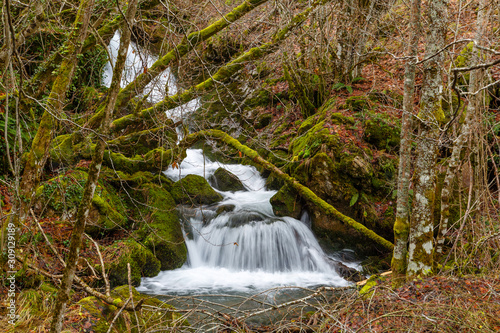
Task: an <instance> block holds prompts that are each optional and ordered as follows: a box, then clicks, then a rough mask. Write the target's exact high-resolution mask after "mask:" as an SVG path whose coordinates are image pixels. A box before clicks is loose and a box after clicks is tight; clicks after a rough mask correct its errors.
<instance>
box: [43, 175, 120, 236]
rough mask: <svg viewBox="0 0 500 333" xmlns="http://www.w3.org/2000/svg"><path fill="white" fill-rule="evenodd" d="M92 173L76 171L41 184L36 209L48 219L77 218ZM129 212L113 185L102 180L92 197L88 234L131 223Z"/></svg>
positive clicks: (87, 227) (86, 228) (110, 229)
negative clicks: (89, 174) (64, 216)
mask: <svg viewBox="0 0 500 333" xmlns="http://www.w3.org/2000/svg"><path fill="white" fill-rule="evenodd" d="M87 178H88V174H87V173H86V172H84V171H81V170H74V171H71V172H68V173H66V174H62V175H59V176H57V177H54V178H52V179H50V180H48V181H47V182H45V183H43V184H42V185H40V186H39V187H38V188H37V190H36V193H35V210H36V211H37V212H39V213H41V214H43V215H44V216H54V215H66V216H73V215H74V214H75V213H76V210H77V208H78V205H79V204H80V202H81V200H82V197H83V190H84V187H85V183H86V181H87ZM125 216H126V211H125V208H124V205H123V202H121V200H120V198H119V197H118V196H117V195H116V193H114V189H113V188H112V187H111V186H105V185H104V183H103V182H102V181H101V182H99V184H98V185H97V187H96V189H95V193H94V197H93V198H92V206H91V209H90V213H89V219H88V221H87V225H86V227H85V231H86V232H88V233H90V234H97V233H102V232H109V231H112V230H115V229H116V228H119V227H123V226H124V225H125V224H126V223H127V221H128V220H127V218H126V217H125Z"/></svg>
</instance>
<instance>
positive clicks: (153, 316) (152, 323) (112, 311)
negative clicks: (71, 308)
mask: <svg viewBox="0 0 500 333" xmlns="http://www.w3.org/2000/svg"><path fill="white" fill-rule="evenodd" d="M111 297H113V298H115V300H121V301H123V300H126V299H128V298H129V287H128V286H127V285H124V286H120V287H117V288H115V289H113V290H112V291H111ZM132 297H133V301H134V304H138V303H139V302H141V301H142V304H143V305H145V306H151V307H157V308H160V309H166V310H170V311H166V312H165V311H161V310H160V311H144V310H143V311H136V312H135V314H132V313H128V312H127V311H123V312H122V313H121V314H120V316H119V317H118V318H117V320H116V321H115V322H114V325H113V328H114V330H115V331H117V332H139V330H138V328H137V326H138V325H140V326H141V331H144V330H146V331H147V329H148V328H154V327H157V326H158V325H161V326H163V327H172V326H175V325H183V326H187V325H189V324H188V323H187V321H185V320H182V319H181V320H180V322H179V318H180V315H179V314H178V313H176V312H175V311H171V310H175V309H174V308H173V307H172V306H171V305H169V304H165V303H164V302H162V301H160V300H158V299H157V298H154V297H150V296H146V295H142V294H140V293H139V292H137V290H135V288H132ZM77 304H78V305H79V306H80V307H81V309H82V310H81V312H82V313H83V314H84V315H86V314H88V318H89V321H90V323H91V325H92V327H91V330H92V332H95V333H106V332H107V331H108V329H109V324H110V323H111V322H112V321H113V319H114V317H115V316H116V314H117V313H118V311H119V308H118V307H117V306H115V305H109V304H106V303H104V302H102V301H101V300H99V299H97V298H96V297H93V296H92V297H86V298H83V299H81V300H80V301H79V302H78V303H77ZM159 313H161V315H159ZM136 316H137V317H136ZM137 319H138V320H139V321H138V322H137ZM176 320H177V322H174V321H176Z"/></svg>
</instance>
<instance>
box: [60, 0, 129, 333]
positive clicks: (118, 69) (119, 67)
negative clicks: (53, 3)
mask: <svg viewBox="0 0 500 333" xmlns="http://www.w3.org/2000/svg"><path fill="white" fill-rule="evenodd" d="M137 1H138V0H130V1H129V6H128V8H127V13H126V17H125V21H124V24H123V25H122V36H121V39H120V48H119V50H118V57H117V59H116V64H115V67H114V69H113V79H112V82H111V87H110V88H109V91H108V98H107V100H106V106H105V108H104V110H105V113H104V121H103V124H102V127H101V135H102V138H101V139H100V140H99V141H98V143H97V148H96V150H95V153H94V156H93V158H92V163H91V164H90V166H89V171H88V178H87V181H86V183H85V187H84V191H83V197H82V200H81V202H80V204H79V205H78V210H77V212H76V221H75V225H74V226H73V232H72V234H71V242H70V246H69V254H68V259H67V260H66V267H65V269H64V275H63V278H62V281H61V288H60V290H59V292H58V294H57V301H56V306H55V310H54V316H53V319H52V324H51V332H53V333H59V332H61V329H62V322H63V318H64V312H65V310H66V303H67V302H68V299H69V293H70V291H71V285H72V284H73V279H74V276H75V272H76V265H77V263H78V257H79V252H80V247H81V245H82V236H83V232H84V230H85V222H86V219H87V218H88V215H89V212H90V206H91V203H92V198H93V197H94V191H95V188H96V186H97V181H98V180H99V173H100V171H101V166H102V160H103V155H104V150H105V148H106V143H105V141H104V138H105V137H106V136H107V134H108V133H109V126H110V124H111V115H112V113H113V110H114V108H115V104H116V98H117V96H118V92H119V90H120V82H121V78H122V72H123V69H124V68H125V60H126V58H127V50H128V46H129V44H130V36H131V31H130V27H129V24H130V25H131V24H132V21H133V19H134V16H135V12H136V9H137Z"/></svg>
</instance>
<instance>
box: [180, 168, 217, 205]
mask: <svg viewBox="0 0 500 333" xmlns="http://www.w3.org/2000/svg"><path fill="white" fill-rule="evenodd" d="M170 193H171V194H172V197H173V198H174V200H175V202H177V203H179V204H186V205H193V204H194V205H210V204H213V203H216V202H219V201H221V200H222V195H220V194H219V193H217V192H215V191H214V189H213V188H212V187H210V185H209V184H208V182H207V181H206V179H205V178H203V177H201V176H197V175H187V176H186V177H184V178H182V179H181V180H179V181H177V182H176V183H175V184H174V185H173V186H172V188H171V190H170Z"/></svg>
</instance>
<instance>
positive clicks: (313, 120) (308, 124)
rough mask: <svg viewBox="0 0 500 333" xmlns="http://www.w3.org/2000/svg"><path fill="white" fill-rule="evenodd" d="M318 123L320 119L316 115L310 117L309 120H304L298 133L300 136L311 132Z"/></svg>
mask: <svg viewBox="0 0 500 333" xmlns="http://www.w3.org/2000/svg"><path fill="white" fill-rule="evenodd" d="M317 121H318V119H317V117H316V115H312V116H310V117H309V118H307V119H306V120H304V121H303V122H302V124H301V125H300V127H299V129H298V130H297V133H298V134H299V135H301V134H303V133H305V132H307V131H309V130H310V129H311V128H312V127H313V126H314V125H316V123H317Z"/></svg>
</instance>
